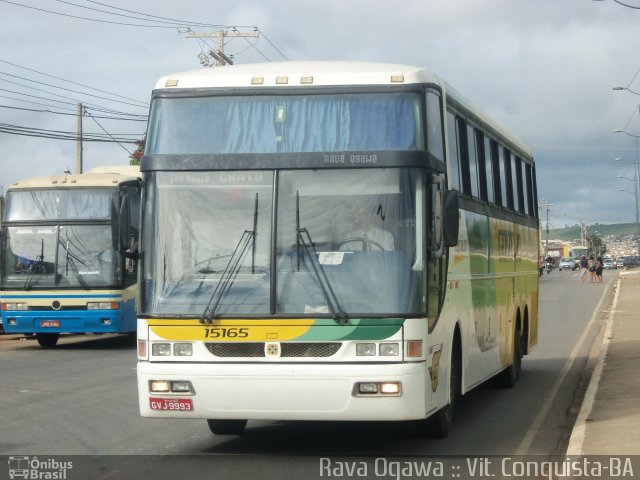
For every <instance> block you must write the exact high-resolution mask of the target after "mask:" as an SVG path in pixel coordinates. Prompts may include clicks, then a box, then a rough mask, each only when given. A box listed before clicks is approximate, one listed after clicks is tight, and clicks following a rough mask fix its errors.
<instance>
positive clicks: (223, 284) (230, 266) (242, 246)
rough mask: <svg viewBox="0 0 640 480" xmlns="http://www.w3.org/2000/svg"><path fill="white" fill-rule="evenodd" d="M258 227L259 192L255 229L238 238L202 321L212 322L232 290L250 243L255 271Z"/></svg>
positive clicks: (252, 264)
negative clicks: (225, 297) (223, 300)
mask: <svg viewBox="0 0 640 480" xmlns="http://www.w3.org/2000/svg"><path fill="white" fill-rule="evenodd" d="M257 228H258V194H257V193H256V199H255V204H254V210H253V230H245V231H244V232H243V233H242V236H241V237H240V240H238V243H237V244H236V247H235V249H234V250H233V254H232V255H231V258H230V259H229V261H228V262H227V265H226V266H225V267H224V271H223V272H222V275H221V276H220V281H219V282H218V284H217V285H216V288H215V290H214V291H213V294H212V295H211V300H209V303H208V305H207V308H205V310H204V312H203V313H202V318H201V319H200V323H211V322H212V321H213V317H214V315H215V314H216V310H217V309H218V306H219V305H220V302H221V301H222V299H223V298H224V296H225V295H226V294H227V293H228V292H229V290H231V287H232V286H233V282H234V280H235V278H236V276H237V275H238V272H239V271H240V268H241V267H242V261H243V260H244V257H245V256H246V254H247V252H248V251H249V245H251V246H252V255H251V273H252V274H253V273H255V257H256V253H255V252H256V231H257Z"/></svg>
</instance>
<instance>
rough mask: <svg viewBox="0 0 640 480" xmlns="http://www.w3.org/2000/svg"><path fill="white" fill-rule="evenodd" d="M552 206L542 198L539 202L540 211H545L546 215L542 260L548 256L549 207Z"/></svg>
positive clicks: (552, 204)
mask: <svg viewBox="0 0 640 480" xmlns="http://www.w3.org/2000/svg"><path fill="white" fill-rule="evenodd" d="M554 205H555V203H549V202H548V201H547V200H545V199H544V198H543V199H542V201H541V202H540V209H541V210H546V211H547V215H546V217H547V219H546V241H545V243H544V258H545V259H546V258H547V257H548V256H549V211H550V210H551V208H550V207H553V206H554Z"/></svg>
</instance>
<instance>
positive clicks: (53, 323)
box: [40, 320, 60, 328]
mask: <svg viewBox="0 0 640 480" xmlns="http://www.w3.org/2000/svg"><path fill="white" fill-rule="evenodd" d="M40 326H41V327H42V328H60V320H41V321H40Z"/></svg>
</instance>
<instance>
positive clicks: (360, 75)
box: [155, 61, 533, 160]
mask: <svg viewBox="0 0 640 480" xmlns="http://www.w3.org/2000/svg"><path fill="white" fill-rule="evenodd" d="M412 84H432V85H436V86H439V87H440V88H441V89H442V90H443V92H444V93H445V95H446V97H447V99H448V101H451V103H453V104H455V106H456V107H457V108H458V109H460V108H462V109H463V110H465V111H466V113H468V114H471V115H472V116H473V117H475V118H476V121H477V122H478V123H482V124H483V125H478V126H487V127H489V129H490V130H491V131H492V133H493V134H494V135H495V136H498V137H501V138H502V139H504V140H507V141H508V142H510V143H511V144H512V146H514V147H516V148H518V149H519V150H520V152H521V154H523V155H525V156H527V157H528V158H529V160H531V158H532V156H533V154H532V153H531V150H530V148H529V147H528V146H527V145H526V144H525V143H524V142H523V141H522V139H520V137H518V136H517V135H514V134H513V133H511V132H510V131H508V130H506V129H504V128H503V127H502V126H500V125H499V124H498V123H497V122H495V121H494V120H493V119H492V118H490V117H489V116H488V115H486V114H485V113H484V112H483V111H482V110H481V109H480V108H478V107H477V106H475V105H474V104H473V103H472V102H470V101H469V100H468V99H467V98H465V97H464V96H463V95H462V94H460V93H459V92H458V91H457V90H456V89H455V88H453V87H452V86H451V85H449V84H448V83H447V82H445V81H444V80H442V79H441V78H440V77H438V76H437V75H436V74H434V73H433V72H431V71H429V70H427V69H425V68H421V67H415V66H410V65H398V64H389V63H370V62H345V61H342V62H329V61H326V62H321V61H316V62H271V63H255V64H244V65H228V66H225V67H218V68H200V69H198V70H190V71H187V72H181V73H172V74H169V75H165V76H163V77H161V78H160V79H159V80H158V82H157V83H156V87H155V88H156V90H164V91H167V90H181V89H201V88H231V89H236V88H238V89H240V88H254V89H256V88H257V89H259V88H274V87H275V88H287V87H294V86H297V87H301V86H302V87H314V86H315V87H328V86H340V85H345V86H353V85H361V86H382V85H388V86H394V85H395V86H401V85H412Z"/></svg>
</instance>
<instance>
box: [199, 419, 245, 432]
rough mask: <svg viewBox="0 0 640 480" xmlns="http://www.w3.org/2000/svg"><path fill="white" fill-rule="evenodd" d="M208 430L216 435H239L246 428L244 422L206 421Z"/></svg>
mask: <svg viewBox="0 0 640 480" xmlns="http://www.w3.org/2000/svg"><path fill="white" fill-rule="evenodd" d="M207 425H209V430H211V433H214V434H216V435H240V434H242V433H243V432H244V429H245V427H246V426H247V421H246V420H213V419H210V420H207Z"/></svg>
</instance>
